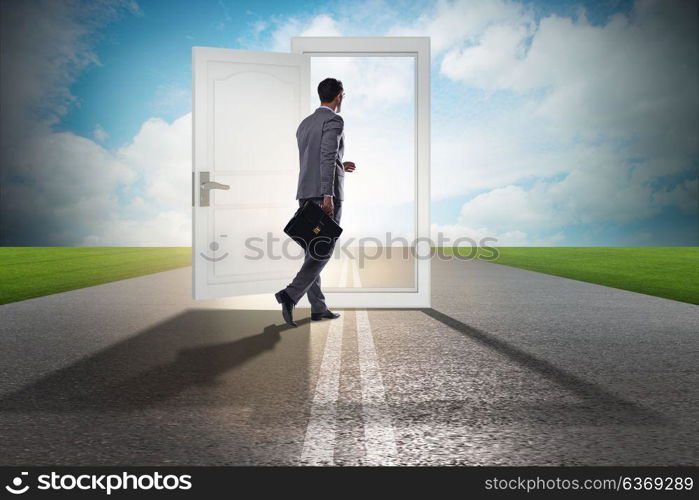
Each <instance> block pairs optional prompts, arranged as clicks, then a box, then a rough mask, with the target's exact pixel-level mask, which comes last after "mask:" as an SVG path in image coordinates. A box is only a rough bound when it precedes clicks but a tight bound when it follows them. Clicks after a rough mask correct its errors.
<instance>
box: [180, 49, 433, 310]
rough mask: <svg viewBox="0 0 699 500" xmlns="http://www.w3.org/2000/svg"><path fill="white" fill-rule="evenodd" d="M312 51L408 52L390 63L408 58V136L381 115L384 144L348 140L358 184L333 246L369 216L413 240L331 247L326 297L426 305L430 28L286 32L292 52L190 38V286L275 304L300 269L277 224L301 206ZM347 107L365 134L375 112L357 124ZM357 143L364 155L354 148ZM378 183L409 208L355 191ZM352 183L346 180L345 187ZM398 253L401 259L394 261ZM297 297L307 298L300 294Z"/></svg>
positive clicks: (199, 293) (359, 303)
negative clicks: (393, 165)
mask: <svg viewBox="0 0 699 500" xmlns="http://www.w3.org/2000/svg"><path fill="white" fill-rule="evenodd" d="M319 58H320V59H325V60H326V61H327V60H329V59H328V58H339V59H340V60H341V61H344V62H343V63H342V64H345V66H346V63H347V61H348V58H354V59H355V61H356V60H357V59H358V58H365V59H366V58H376V60H377V61H389V60H394V59H395V58H401V59H404V61H402V62H401V64H398V65H395V68H396V70H398V71H400V69H401V68H409V71H408V72H407V73H405V80H406V81H408V82H412V84H411V86H410V88H411V89H412V90H411V92H412V94H411V96H412V99H410V102H409V106H407V107H406V109H407V112H406V114H404V115H403V118H401V120H403V122H402V123H403V125H404V126H403V127H402V129H405V130H408V131H409V134H410V136H411V138H410V139H407V138H404V139H400V137H399V136H397V135H396V134H397V128H396V127H392V126H390V124H389V126H388V127H387V128H386V129H383V128H381V126H380V125H379V127H378V128H379V129H378V130H377V131H376V133H375V134H374V137H375V138H385V140H384V141H383V142H380V141H378V142H377V141H373V140H369V139H368V138H367V139H365V140H360V141H357V142H356V143H353V142H352V139H350V140H349V141H348V144H349V148H353V149H352V152H351V153H350V154H349V155H348V156H346V158H345V159H349V160H358V162H359V163H360V164H361V165H362V167H361V168H362V171H361V172H359V173H356V174H352V176H353V177H352V179H351V180H352V181H356V188H355V191H356V192H355V195H353V196H348V197H346V198H347V199H346V200H345V204H344V210H343V216H342V219H343V221H342V223H343V227H345V228H346V231H344V232H343V235H342V237H341V238H340V240H339V245H336V250H337V248H339V247H343V239H344V238H347V241H348V243H350V239H353V240H357V241H359V239H360V237H362V236H366V235H367V234H369V233H368V231H369V229H370V227H368V226H371V225H372V224H370V223H371V222H375V221H384V222H385V223H386V225H387V226H388V227H393V226H397V225H398V223H400V224H401V225H402V226H405V230H406V234H412V235H413V239H412V241H411V242H409V244H408V245H405V246H403V248H402V250H405V249H409V250H412V251H411V252H407V253H405V252H399V251H393V250H394V248H393V243H390V244H387V245H386V247H385V250H386V252H385V253H384V254H382V255H385V257H386V258H383V257H382V258H381V259H374V260H368V261H367V262H366V265H363V263H362V260H361V259H357V258H356V257H357V255H358V254H360V253H361V251H362V250H363V247H362V246H361V245H359V246H350V247H349V248H345V250H347V251H346V252H336V253H335V255H334V257H335V256H339V259H335V258H333V261H332V262H329V263H328V265H327V266H326V268H325V269H324V271H323V275H322V276H323V291H324V293H325V296H326V299H327V301H328V304H330V305H331V307H334V308H346V307H357V308H376V307H391V308H407V307H430V303H431V302H430V300H431V293H430V292H431V286H430V258H429V257H430V246H431V241H430V39H429V37H402V36H401V37H293V38H292V39H291V52H290V53H276V52H262V51H249V50H234V49H222V48H210V47H193V48H192V87H193V88H192V97H193V103H192V131H193V148H192V150H193V151H192V155H193V162H192V165H193V172H192V210H193V224H192V228H193V234H192V268H193V272H192V275H193V277H192V279H193V296H194V298H195V299H207V298H220V297H235V298H233V299H231V301H230V302H229V303H228V305H229V306H230V307H231V308H255V309H271V308H278V307H279V305H278V304H277V303H276V301H275V300H274V295H273V294H274V292H276V291H278V290H280V289H282V288H284V287H285V286H287V285H288V284H289V283H290V282H291V281H292V279H293V277H294V276H295V274H296V272H297V271H298V269H299V268H300V267H301V262H302V258H303V255H302V251H301V249H300V247H298V246H297V245H296V244H295V243H294V242H293V241H292V240H290V239H289V238H288V237H287V236H286V235H285V234H284V233H283V228H284V226H285V225H286V223H287V222H288V220H289V219H290V217H291V216H292V214H293V213H294V212H295V211H296V209H297V208H298V203H297V201H296V200H295V197H296V186H297V181H298V171H299V164H298V161H299V155H298V149H297V145H296V129H297V127H298V124H299V123H300V122H301V120H303V119H304V118H305V117H306V116H307V115H308V114H309V113H311V112H313V109H314V108H315V104H316V103H315V99H317V94H315V86H316V85H317V82H316V81H314V82H311V81H310V80H311V77H310V75H311V71H312V70H313V68H318V66H317V65H316V66H314V64H317V62H318V60H319ZM314 61H315V63H314ZM403 63H405V64H403ZM342 64H341V65H340V70H339V71H335V70H333V71H332V73H333V76H336V77H340V79H347V81H348V82H349V81H350V80H351V79H353V78H354V79H355V80H356V79H357V78H359V79H363V78H364V79H366V78H368V79H369V85H374V84H378V83H379V82H372V81H371V78H372V74H373V73H371V72H364V71H349V72H347V71H345V72H343V71H342V70H341V67H342ZM336 69H337V68H336ZM322 73H323V75H315V76H314V80H317V79H318V78H320V77H321V76H327V75H325V73H326V70H325V69H324V70H323V71H322ZM336 73H337V74H336ZM367 75H368V76H367ZM373 78H376V77H375V76H374V77H373ZM359 83H360V82H357V81H355V82H354V84H352V86H353V87H354V88H357V87H359V86H360V85H358V84H359ZM363 83H364V84H365V86H366V82H363ZM312 95H313V102H314V104H313V106H311V102H312V101H311V96H312ZM348 102H349V101H348ZM346 111H347V113H345V117H346V124H348V129H349V130H354V131H355V134H356V131H358V130H362V131H363V133H365V135H366V134H367V133H369V134H373V132H371V130H372V123H371V121H372V119H373V120H374V121H375V116H374V115H372V113H371V110H370V111H369V112H367V113H366V116H365V118H367V119H368V120H369V122H366V120H365V123H364V124H360V123H359V122H354V123H355V124H356V125H358V126H357V127H355V128H352V126H350V125H351V122H352V120H353V118H352V117H351V108H348V109H347V110H346ZM355 118H356V117H355ZM374 125H376V124H374ZM374 128H377V127H376V126H375V127H374ZM367 131H369V132H367ZM349 133H351V132H348V134H349ZM357 135H358V134H357ZM386 141H388V142H391V141H392V142H394V143H396V144H399V145H401V146H400V147H401V151H400V154H399V155H394V156H395V157H398V156H400V157H401V158H403V157H404V156H405V159H404V160H402V163H401V165H400V175H393V174H391V175H393V177H392V178H389V179H388V181H386V180H385V179H384V180H382V179H383V178H382V177H381V175H382V174H385V175H384V177H386V175H388V172H389V171H390V169H389V164H388V163H387V162H385V161H383V160H382V158H381V154H383V153H385V151H384V150H385V149H388V146H386ZM355 144H356V145H355ZM372 145H373V146H372ZM360 147H362V148H364V150H363V152H362V150H361V149H360ZM372 147H373V150H371V149H372ZM355 152H360V153H361V154H360V155H359V156H361V158H356V157H354V153H355ZM406 155H407V156H406ZM362 172H364V173H362ZM386 186H393V187H392V190H393V191H394V192H397V190H398V187H400V188H401V189H402V191H405V192H406V193H409V198H410V200H409V209H405V210H404V209H403V208H400V207H399V208H396V209H395V210H397V211H395V213H393V212H389V211H387V209H386V208H385V207H383V208H377V209H375V208H374V207H373V206H372V203H371V200H376V199H381V196H382V195H381V194H380V193H378V194H374V195H371V197H370V200H369V201H368V202H362V201H361V196H359V190H364V191H366V193H372V192H374V191H376V189H379V191H380V190H381V189H384V190H385V189H388V188H387V187H386ZM350 189H352V188H351V187H350V186H347V191H346V192H347V193H348V194H350V193H349V190H350ZM372 189H373V190H374V191H372ZM401 207H402V205H401ZM362 210H363V212H364V218H363V219H362V217H361V216H362ZM399 210H400V211H399ZM367 214H368V215H367ZM367 221H369V223H366V222H367ZM353 224H354V226H355V227H354V228H353V227H352V225H353ZM344 246H345V247H347V245H344ZM382 248H383V247H382ZM389 250H390V252H389ZM401 253H403V254H406V255H407V258H400V259H399V258H398V257H397V256H398V255H401ZM298 306H299V307H308V302H307V299H306V298H303V299H301V302H300V303H299V304H298Z"/></svg>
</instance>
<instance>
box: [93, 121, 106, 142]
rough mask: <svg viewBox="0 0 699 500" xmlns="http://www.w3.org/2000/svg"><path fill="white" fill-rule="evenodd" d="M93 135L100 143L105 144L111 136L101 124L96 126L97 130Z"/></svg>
mask: <svg viewBox="0 0 699 500" xmlns="http://www.w3.org/2000/svg"><path fill="white" fill-rule="evenodd" d="M92 135H93V136H94V138H95V139H97V141H98V142H104V141H106V140H107V139H108V138H109V134H108V133H107V131H106V130H104V128H103V127H102V125H100V124H99V123H98V124H97V125H95V130H93V131H92Z"/></svg>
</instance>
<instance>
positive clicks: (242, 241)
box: [192, 47, 310, 299]
mask: <svg viewBox="0 0 699 500" xmlns="http://www.w3.org/2000/svg"><path fill="white" fill-rule="evenodd" d="M309 74H310V65H309V56H306V55H301V54H291V53H275V52H260V51H249V50H233V49H222V48H212V47H193V48H192V99H193V103H192V133H193V144H192V146H193V147H192V169H193V170H192V212H193V213H192V267H193V286H192V289H193V296H194V298H195V299H206V298H217V297H229V296H234V295H251V294H271V293H274V292H276V291H278V290H280V289H281V288H284V287H285V286H286V285H287V284H288V283H289V282H290V281H291V279H292V278H293V276H294V275H295V274H296V272H297V270H298V267H299V266H300V260H298V257H300V255H301V250H300V248H295V247H294V245H295V244H294V243H293V242H291V241H290V240H289V239H288V238H287V237H286V235H285V234H284V233H283V228H284V226H285V225H286V223H287V222H288V220H289V218H290V217H291V216H292V215H293V213H294V211H295V210H296V209H297V208H298V204H297V202H296V200H295V196H296V184H297V179H298V150H297V146H296V128H297V127H298V124H299V122H300V121H301V120H302V119H303V118H304V117H305V116H306V115H307V114H308V108H309V105H310V102H309V95H308V87H309ZM285 242H286V243H285ZM289 243H291V245H289ZM285 244H286V250H287V252H286V254H285V253H284V252H283V250H284V248H283V246H284V245H285Z"/></svg>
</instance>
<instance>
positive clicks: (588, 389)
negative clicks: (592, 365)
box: [421, 308, 672, 426]
mask: <svg viewBox="0 0 699 500" xmlns="http://www.w3.org/2000/svg"><path fill="white" fill-rule="evenodd" d="M421 311H422V312H424V313H425V314H426V315H428V316H430V317H431V318H434V319H435V320H437V321H439V322H440V323H442V324H444V325H446V326H448V327H449V328H452V329H454V330H456V331H458V332H460V333H462V334H464V335H466V336H467V337H469V338H470V339H472V340H475V341H476V342H478V343H480V344H481V345H484V346H486V347H487V348H489V349H491V350H493V351H496V352H498V353H500V354H502V355H504V356H506V357H507V358H509V359H510V360H512V361H514V362H516V363H517V364H519V365H521V366H522V367H524V368H526V369H528V370H531V371H533V372H536V373H538V374H539V375H541V376H542V377H544V378H546V379H548V380H549V381H551V382H553V383H555V384H557V385H559V386H560V387H562V388H564V389H566V390H568V391H570V392H571V393H573V394H575V395H576V396H577V397H578V398H580V400H581V402H580V403H578V404H573V405H571V404H566V403H564V402H556V401H554V402H550V403H548V404H545V405H531V404H530V405H528V406H527V405H520V407H519V408H517V410H518V411H521V414H522V415H530V416H532V417H534V418H535V419H537V420H541V419H544V420H551V421H559V422H562V423H565V422H568V421H569V420H570V422H572V423H579V424H581V425H609V424H615V423H617V424H623V425H630V424H632V425H648V426H666V425H671V424H672V421H671V419H669V418H668V417H666V416H665V415H663V414H661V413H659V412H657V411H655V410H652V409H649V408H645V407H643V406H641V405H639V404H637V403H635V402H633V401H630V400H627V399H625V398H623V397H621V396H618V395H616V394H614V393H612V392H610V391H608V390H607V389H605V388H604V387H602V386H600V385H599V384H596V383H594V382H590V381H589V380H585V379H584V378H580V377H578V376H576V375H574V374H572V373H570V372H568V371H566V370H564V369H562V368H559V367H558V366H556V365H554V364H553V363H551V362H549V361H547V360H545V359H542V358H539V357H536V356H534V355H532V354H529V353H527V352H526V351H523V350H521V349H520V348H518V347H516V346H514V345H512V344H510V343H508V342H506V341H504V340H502V339H500V338H498V337H497V336H495V335H493V334H491V333H487V332H484V331H482V330H479V329H477V328H474V327H472V326H469V325H467V324H465V323H462V322H461V321H459V320H457V319H454V318H452V317H451V316H448V315H446V314H444V313H443V312H440V311H437V310H435V309H431V308H428V309H421ZM451 404H452V406H453V404H454V402H451ZM470 411H472V409H471V410H470ZM565 413H569V415H568V417H570V418H567V417H566V416H565ZM547 414H548V417H547Z"/></svg>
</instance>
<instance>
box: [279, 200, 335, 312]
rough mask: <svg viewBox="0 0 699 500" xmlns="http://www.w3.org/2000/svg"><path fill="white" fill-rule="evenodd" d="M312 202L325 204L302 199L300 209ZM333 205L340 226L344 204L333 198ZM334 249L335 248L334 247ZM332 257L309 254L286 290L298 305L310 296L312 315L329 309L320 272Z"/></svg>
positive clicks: (321, 201)
mask: <svg viewBox="0 0 699 500" xmlns="http://www.w3.org/2000/svg"><path fill="white" fill-rule="evenodd" d="M307 199H308V200H312V201H313V202H315V203H317V204H318V205H321V204H322V203H323V198H322V197H321V198H302V199H300V200H299V207H300V206H301V205H303V203H304V202H305V201H306V200H307ZM333 204H334V205H335V213H334V216H333V219H335V222H337V223H338V224H339V223H340V217H341V216H342V202H341V201H340V200H338V199H337V198H333ZM333 249H334V247H333ZM330 257H332V252H330V255H328V257H327V258H326V259H322V260H320V259H315V258H313V257H311V256H310V254H309V253H308V252H306V255H305V257H304V259H303V264H302V265H301V269H299V272H298V273H297V274H296V277H294V279H293V281H292V282H291V283H290V284H289V285H288V286H287V287H286V288H285V289H284V290H286V293H287V294H288V295H289V297H291V300H293V301H294V304H296V303H298V301H299V300H301V297H303V295H304V294H307V295H308V301H309V302H310V303H311V312H312V313H322V312H325V311H326V310H327V309H328V306H327V305H325V295H323V292H322V291H321V289H320V272H321V271H322V270H323V268H324V267H325V265H326V264H327V263H328V261H329V260H330Z"/></svg>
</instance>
